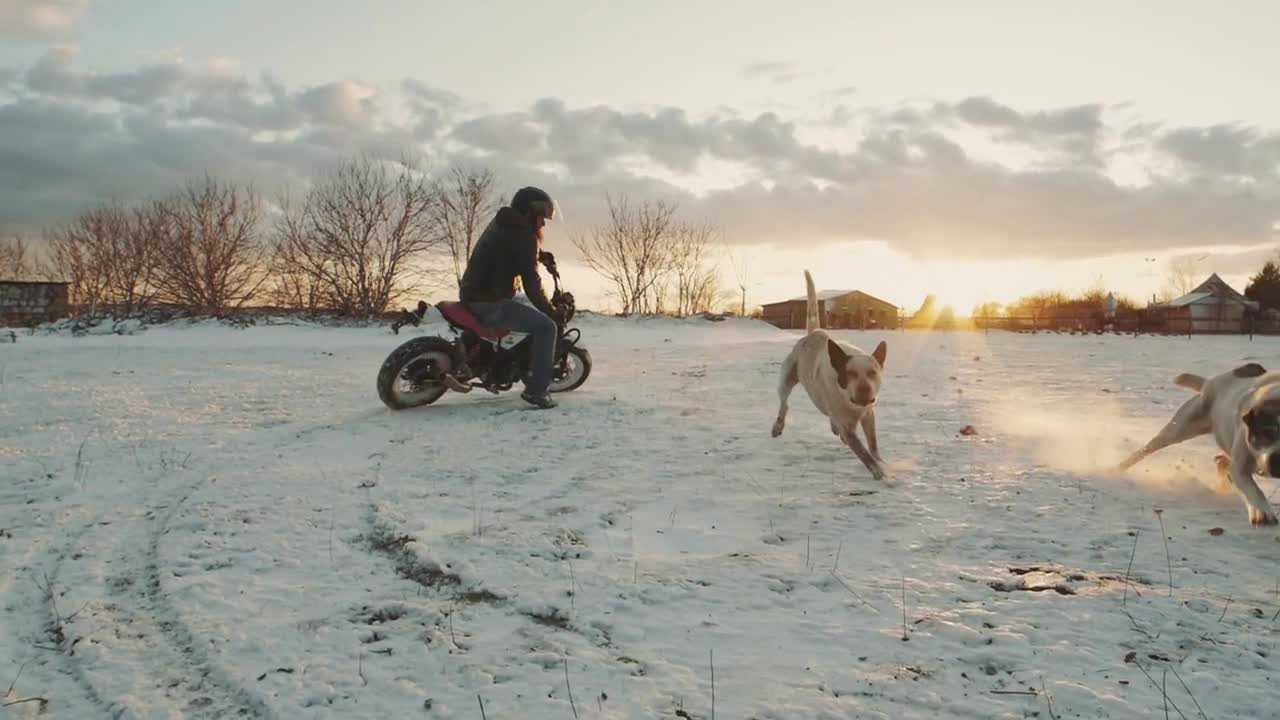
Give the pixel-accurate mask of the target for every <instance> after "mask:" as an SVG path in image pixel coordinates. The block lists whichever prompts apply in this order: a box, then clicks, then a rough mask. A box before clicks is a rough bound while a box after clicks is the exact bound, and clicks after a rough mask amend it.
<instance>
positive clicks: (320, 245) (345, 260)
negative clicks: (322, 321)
mask: <svg viewBox="0 0 1280 720" xmlns="http://www.w3.org/2000/svg"><path fill="white" fill-rule="evenodd" d="M437 203H438V198H437V196H436V193H435V189H434V188H433V187H432V186H431V185H430V184H429V183H428V182H427V181H426V180H425V179H423V176H422V174H421V173H418V172H417V171H416V170H415V169H414V168H413V167H412V166H410V165H409V164H408V163H407V162H404V161H402V162H401V163H400V166H399V168H398V169H397V170H395V171H394V172H393V171H391V170H389V169H388V167H387V165H386V164H385V163H382V162H380V161H375V160H373V159H370V158H367V157H365V158H360V159H358V160H353V161H350V162H348V163H345V164H343V165H342V166H340V167H339V168H338V169H337V170H336V171H334V172H333V173H332V174H331V175H330V176H329V177H327V178H325V179H324V180H323V181H322V182H321V183H319V184H317V185H316V186H314V187H313V188H312V189H311V190H310V191H309V192H308V193H307V195H306V197H305V198H304V199H303V201H302V204H301V205H300V206H299V207H297V208H292V207H290V206H289V204H288V203H287V202H286V203H285V213H284V217H283V218H282V219H281V220H280V222H279V224H278V225H277V228H276V243H275V246H276V261H277V262H276V267H277V272H283V273H285V275H284V277H286V278H293V280H287V281H286V285H288V284H289V283H293V287H294V292H295V293H296V294H298V295H299V297H301V296H302V295H305V296H306V297H307V298H308V301H309V302H313V303H315V302H317V301H318V302H319V303H320V304H323V305H324V306H326V307H330V308H333V309H335V310H338V311H340V312H343V313H345V314H349V315H356V316H365V317H367V316H369V315H373V314H377V313H381V312H384V311H385V310H386V309H387V307H388V306H389V305H390V304H391V303H393V302H395V301H397V300H399V299H400V298H401V297H403V296H404V295H405V294H407V293H409V292H412V291H414V290H416V289H417V288H418V287H419V286H420V284H421V283H422V282H423V281H424V280H428V279H430V275H429V273H430V270H431V268H430V267H427V268H425V269H418V268H415V267H413V263H414V262H415V261H418V260H424V259H425V256H426V255H427V254H428V253H429V252H430V251H431V250H434V249H436V248H437V247H438V246H439V245H440V244H441V242H442V240H441V238H440V236H439V234H438V233H437V232H436V229H437V228H436V225H435V221H436V219H437V218H436V216H437Z"/></svg>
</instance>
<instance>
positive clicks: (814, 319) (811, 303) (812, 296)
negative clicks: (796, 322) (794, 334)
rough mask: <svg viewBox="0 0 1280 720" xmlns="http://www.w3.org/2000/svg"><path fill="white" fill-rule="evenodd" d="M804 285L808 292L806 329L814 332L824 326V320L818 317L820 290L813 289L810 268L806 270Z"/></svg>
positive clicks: (805, 309) (805, 307) (805, 313)
mask: <svg viewBox="0 0 1280 720" xmlns="http://www.w3.org/2000/svg"><path fill="white" fill-rule="evenodd" d="M804 287H805V292H807V293H808V301H807V302H806V303H805V306H804V331H805V332H813V331H814V330H817V329H818V328H820V327H822V322H821V320H820V319H819V317H818V291H817V290H814V289H813V277H811V276H810V275H809V271H808V270H805V271H804Z"/></svg>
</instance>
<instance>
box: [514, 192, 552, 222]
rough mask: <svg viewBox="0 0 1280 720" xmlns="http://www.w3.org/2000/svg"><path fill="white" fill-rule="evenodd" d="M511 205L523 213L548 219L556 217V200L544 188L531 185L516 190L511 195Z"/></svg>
mask: <svg viewBox="0 0 1280 720" xmlns="http://www.w3.org/2000/svg"><path fill="white" fill-rule="evenodd" d="M511 207H512V208H514V209H516V210H519V211H520V212H522V213H524V214H525V215H541V216H542V217H544V218H546V219H548V220H553V219H555V217H556V201H555V200H552V199H551V196H550V195H548V194H547V192H546V191H545V190H540V189H538V188H536V187H532V186H530V187H522V188H520V189H519V190H517V191H516V194H515V195H513V196H511Z"/></svg>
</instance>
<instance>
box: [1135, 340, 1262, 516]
mask: <svg viewBox="0 0 1280 720" xmlns="http://www.w3.org/2000/svg"><path fill="white" fill-rule="evenodd" d="M1173 382H1174V384H1175V385H1179V386H1181V387H1184V388H1187V389H1188V390H1194V391H1195V392H1196V396H1195V397H1193V398H1191V399H1190V400H1188V401H1186V402H1185V403H1183V404H1182V407H1180V408H1178V412H1176V413H1174V415H1173V419H1172V420H1170V421H1169V423H1168V424H1167V425H1165V426H1164V428H1163V429H1162V430H1161V431H1160V432H1159V433H1157V434H1156V436H1155V437H1154V438H1152V439H1151V442H1148V443H1147V444H1146V445H1144V446H1143V447H1142V449H1141V450H1138V451H1137V452H1135V453H1133V454H1132V455H1130V456H1129V457H1128V458H1126V459H1125V461H1124V462H1122V463H1120V466H1119V468H1118V469H1119V470H1121V471H1124V470H1128V469H1129V468H1131V467H1133V466H1134V465H1135V464H1137V462H1138V461H1139V460H1142V459H1143V458H1145V457H1146V456H1148V455H1150V454H1151V453H1153V452H1155V451H1157V450H1159V449H1161V448H1165V447H1168V446H1170V445H1174V444H1176V443H1180V442H1185V441H1187V440H1190V439H1192V438H1195V437H1199V436H1201V435H1208V434H1210V433H1212V434H1213V437H1214V439H1215V440H1217V442H1218V447H1220V448H1222V450H1223V453H1224V454H1222V455H1218V456H1217V457H1216V458H1215V460H1216V461H1217V465H1218V482H1219V484H1220V485H1221V486H1223V487H1227V486H1231V485H1234V486H1235V490H1236V492H1237V493H1239V494H1240V496H1241V497H1242V498H1244V502H1245V507H1246V508H1248V510H1249V523H1250V524H1251V525H1254V526H1255V527H1256V526H1259V525H1275V524H1276V515H1275V513H1274V512H1272V510H1271V504H1270V503H1269V502H1267V496H1266V495H1263V494H1262V490H1261V489H1260V488H1259V487H1258V483H1257V482H1255V481H1254V479H1253V476H1254V474H1255V473H1256V474H1258V475H1262V476H1264V477H1273V478H1280V372H1271V373H1268V372H1267V371H1266V369H1265V368H1263V367H1262V366H1261V365H1259V364H1257V363H1249V364H1247V365H1241V366H1240V367H1238V368H1236V369H1235V370H1232V371H1230V372H1224V373H1221V374H1219V375H1215V376H1213V377H1211V378H1209V379H1208V380H1206V379H1204V378H1202V377H1200V376H1199V375H1191V374H1189V373H1183V374H1182V375H1179V376H1178V377H1176V378H1174V380H1173Z"/></svg>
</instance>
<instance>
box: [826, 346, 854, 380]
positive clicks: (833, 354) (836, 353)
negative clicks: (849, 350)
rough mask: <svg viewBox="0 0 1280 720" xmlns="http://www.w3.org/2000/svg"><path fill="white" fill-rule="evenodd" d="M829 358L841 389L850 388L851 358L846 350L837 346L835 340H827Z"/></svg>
mask: <svg viewBox="0 0 1280 720" xmlns="http://www.w3.org/2000/svg"><path fill="white" fill-rule="evenodd" d="M827 356H828V357H830V358H831V367H833V368H835V371H836V380H837V381H838V382H839V383H840V387H848V385H849V356H848V355H847V354H845V351H844V348H842V347H840V346H839V345H837V344H836V341H835V340H832V339H830V338H827Z"/></svg>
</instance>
